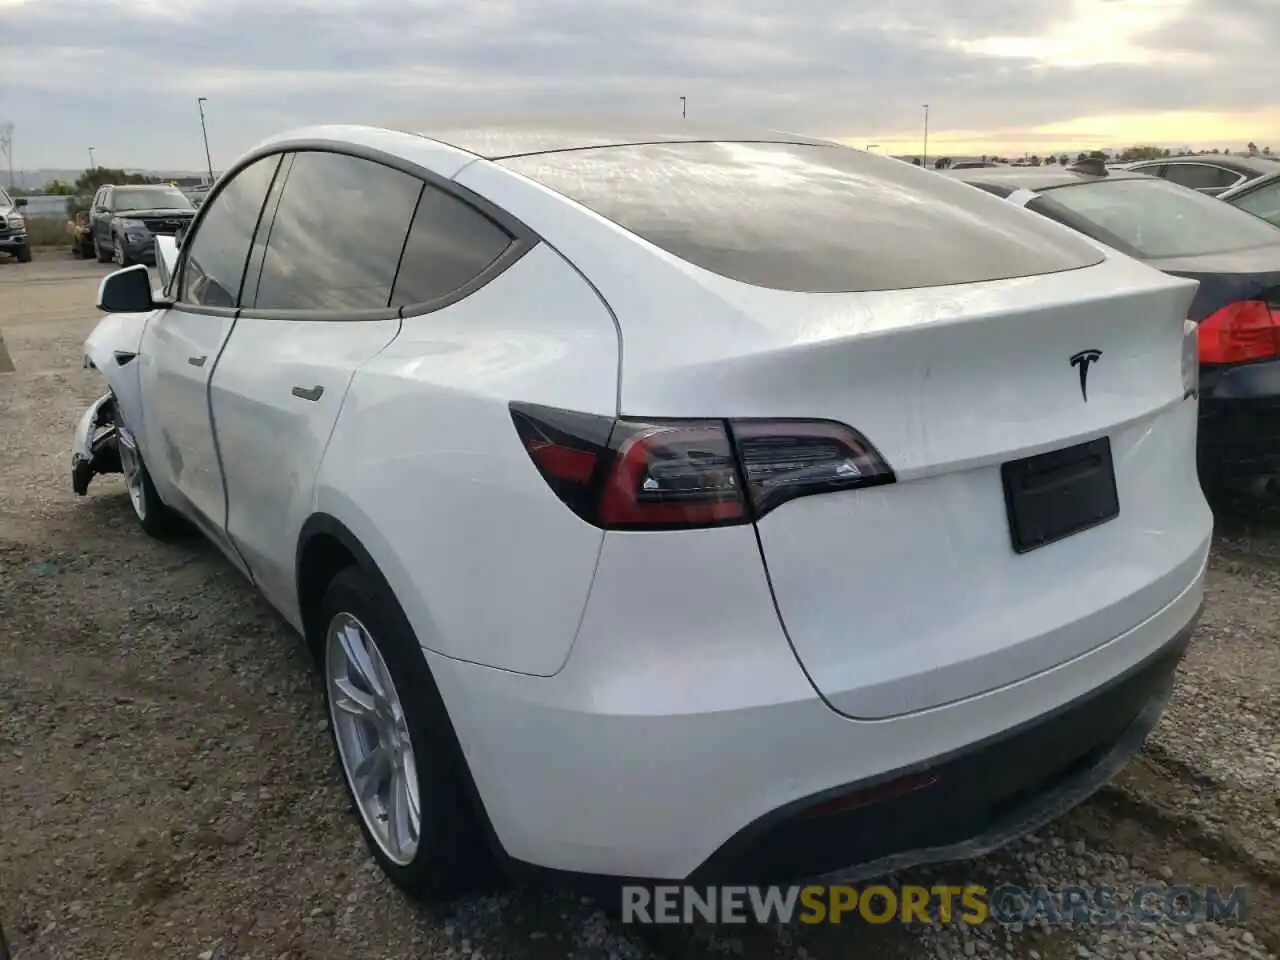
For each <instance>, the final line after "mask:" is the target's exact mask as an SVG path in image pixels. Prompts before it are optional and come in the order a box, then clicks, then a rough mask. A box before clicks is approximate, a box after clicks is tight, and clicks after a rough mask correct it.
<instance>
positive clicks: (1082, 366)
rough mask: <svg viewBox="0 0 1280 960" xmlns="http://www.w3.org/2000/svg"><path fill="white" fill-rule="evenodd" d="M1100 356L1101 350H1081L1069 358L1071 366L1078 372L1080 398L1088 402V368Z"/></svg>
mask: <svg viewBox="0 0 1280 960" xmlns="http://www.w3.org/2000/svg"><path fill="white" fill-rule="evenodd" d="M1100 356H1102V351H1101V350H1081V351H1080V352H1079V353H1077V354H1076V355H1075V356H1073V357H1072V358H1071V365H1072V366H1073V367H1076V368H1077V369H1079V371H1080V398H1081V399H1082V400H1084V402H1085V403H1088V402H1089V389H1088V388H1089V368H1090V367H1091V366H1093V365H1094V363H1096V362H1097V360H1098V358H1099V357H1100Z"/></svg>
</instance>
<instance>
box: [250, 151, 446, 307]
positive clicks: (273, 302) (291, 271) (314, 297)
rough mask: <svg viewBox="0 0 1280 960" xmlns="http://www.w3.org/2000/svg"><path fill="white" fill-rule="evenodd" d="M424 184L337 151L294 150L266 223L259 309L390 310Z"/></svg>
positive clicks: (257, 299)
mask: <svg viewBox="0 0 1280 960" xmlns="http://www.w3.org/2000/svg"><path fill="white" fill-rule="evenodd" d="M422 189H423V183H422V181H421V180H419V179H417V178H416V177H412V176H410V175H409V174H407V173H402V172H401V171H399V170H395V169H392V168H391V167H387V166H384V165H382V164H380V163H374V162H373V161H370V160H363V159H360V158H358V157H350V156H346V155H344V154H338V153H323V152H319V151H308V152H300V153H297V154H295V155H294V158H293V164H292V166H291V167H290V169H289V171H288V175H287V178H286V179H285V181H284V189H283V192H282V194H281V196H280V203H279V205H278V206H277V207H276V212H275V217H274V218H273V219H272V221H271V223H270V226H269V227H268V228H267V235H266V248H265V251H264V254H263V257H262V273H261V277H260V279H259V280H258V283H257V295H256V297H254V298H250V297H246V298H245V306H246V307H249V306H252V307H254V308H255V309H256V310H258V311H266V310H310V311H325V312H331V311H353V312H354V311H362V310H376V309H386V308H387V306H388V304H389V303H390V300H391V287H392V284H393V283H394V281H395V277H396V269H397V267H398V266H399V263H400V253H401V251H402V250H403V249H404V244H405V235H406V234H407V233H408V230H409V222H410V219H411V218H412V217H413V211H414V207H415V206H416V205H417V203H418V197H419V195H420V194H421V192H422Z"/></svg>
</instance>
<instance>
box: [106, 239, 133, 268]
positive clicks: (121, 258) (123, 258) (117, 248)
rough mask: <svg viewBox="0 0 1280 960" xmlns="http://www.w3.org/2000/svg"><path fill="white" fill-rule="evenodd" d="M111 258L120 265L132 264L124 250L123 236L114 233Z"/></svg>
mask: <svg viewBox="0 0 1280 960" xmlns="http://www.w3.org/2000/svg"><path fill="white" fill-rule="evenodd" d="M111 259H112V260H114V261H115V262H116V263H118V264H119V265H120V266H122V267H127V266H130V265H132V263H133V261H132V260H130V259H129V253H128V251H127V250H125V246H124V237H122V236H120V234H118V233H117V234H116V239H115V243H114V245H113V246H112V248H111Z"/></svg>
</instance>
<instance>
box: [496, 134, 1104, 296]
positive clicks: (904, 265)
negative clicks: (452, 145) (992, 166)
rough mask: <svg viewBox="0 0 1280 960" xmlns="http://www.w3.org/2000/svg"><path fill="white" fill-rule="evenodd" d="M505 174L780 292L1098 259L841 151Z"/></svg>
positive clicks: (598, 157) (616, 162)
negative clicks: (520, 176)
mask: <svg viewBox="0 0 1280 960" xmlns="http://www.w3.org/2000/svg"><path fill="white" fill-rule="evenodd" d="M500 162H501V164H502V165H503V166H505V167H507V168H509V169H511V170H514V171H515V172H517V173H520V174H523V175H524V176H527V177H529V178H530V179H532V180H534V181H536V182H538V183H540V184H542V185H544V186H546V187H548V188H550V189H552V190H555V191H556V192H558V193H560V194H563V195H564V196H566V197H568V198H570V199H571V200H575V201H577V202H578V203H581V204H582V205H584V206H585V207H587V208H589V209H591V210H594V211H595V212H596V213H598V214H600V215H601V216H604V217H607V218H608V219H610V220H612V221H613V222H614V223H617V224H618V225H620V226H622V227H623V228H625V229H627V230H629V231H631V232H632V233H635V234H637V235H639V236H640V237H643V238H644V239H645V240H648V241H649V242H650V243H653V244H655V245H656V246H658V247H661V248H662V249H663V250H666V251H667V252H668V253H671V254H674V255H675V256H677V257H680V258H681V259H683V260H686V261H688V262H690V263H693V264H695V265H697V266H699V267H702V268H704V269H707V270H711V271H713V272H715V273H718V274H720V275H722V276H725V277H729V278H731V279H733V280H739V281H742V282H744V283H750V284H754V285H756V286H761V287H771V288H773V289H777V290H791V291H806V292H813V293H841V292H861V291H869V290H901V289H911V288H917V287H933V286H942V285H944V284H954V283H976V282H980V281H986V280H1002V279H1007V278H1011V277H1023V276H1031V275H1034V274H1041V273H1054V272H1058V271H1061V270H1073V269H1078V268H1080V267H1086V266H1090V265H1092V264H1095V263H1099V262H1101V261H1102V259H1103V256H1102V255H1101V254H1100V253H1099V252H1098V250H1097V249H1096V248H1094V247H1092V246H1090V245H1088V244H1087V243H1086V242H1085V241H1083V240H1081V239H1080V238H1078V237H1075V236H1073V235H1072V234H1071V233H1070V232H1068V231H1066V230H1061V229H1059V228H1058V227H1057V226H1051V225H1048V224H1046V223H1045V222H1044V221H1042V220H1039V219H1037V218H1035V217H1028V216H1027V215H1026V212H1025V211H1023V210H1019V209H1016V208H1014V207H1012V206H1010V205H1008V204H1005V203H1002V202H998V201H996V200H994V199H993V198H991V197H989V196H985V195H983V193H982V192H981V191H978V190H974V189H972V188H970V187H969V186H967V185H966V184H962V183H957V182H954V181H952V180H949V179H947V178H946V177H943V176H941V175H939V174H937V173H934V172H932V171H927V170H921V169H918V168H916V167H913V166H911V165H910V164H906V163H902V162H901V161H897V160H890V159H887V158H884V157H876V156H869V155H867V154H863V153H860V152H859V151H856V150H850V149H847V148H844V147H837V146H818V145H807V144H806V145H800V144H784V143H665V144H645V145H638V146H628V147H602V148H592V149H585V150H576V151H564V152H559V153H547V154H537V155H531V156H524V157H512V158H509V159H506V160H502V161H500Z"/></svg>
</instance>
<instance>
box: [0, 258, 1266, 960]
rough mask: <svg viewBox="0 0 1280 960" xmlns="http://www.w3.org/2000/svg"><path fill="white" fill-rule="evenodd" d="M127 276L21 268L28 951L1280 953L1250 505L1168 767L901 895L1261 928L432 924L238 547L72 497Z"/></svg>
mask: <svg viewBox="0 0 1280 960" xmlns="http://www.w3.org/2000/svg"><path fill="white" fill-rule="evenodd" d="M108 269H109V268H107V267H102V266H99V265H97V264H94V263H82V262H77V261H73V260H71V259H70V258H69V257H68V256H67V255H66V254H63V253H45V254H44V255H43V256H40V255H39V254H38V255H37V259H36V261H35V262H34V263H31V264H27V265H17V264H11V263H0V330H2V331H3V334H4V338H5V341H6V343H7V345H8V347H9V349H10V351H11V353H12V354H13V359H14V362H15V363H16V365H17V372H16V373H13V374H7V375H3V376H0V437H3V452H4V457H3V462H2V463H0V471H2V473H0V685H2V686H3V690H4V695H3V696H0V922H3V924H4V928H5V930H6V931H8V933H9V936H10V939H11V940H12V941H13V946H14V947H15V949H16V954H17V956H18V957H20V958H26V960H31V958H37V957H39V958H53V957H68V958H70V957H83V958H93V960H103V958H114V957H125V958H130V960H143V958H151V957H156V958H159V957H164V958H171V957H190V958H203V960H215V958H216V960H229V958H232V957H235V958H249V957H253V958H257V960H274V958H297V960H301V958H316V960H319V958H342V960H384V958H407V957H445V956H470V957H472V960H481V958H494V957H499V956H505V957H514V958H523V957H528V958H544V957H566V956H581V957H601V958H614V957H616V958H627V957H640V956H648V955H656V956H673V957H695V956H715V955H728V956H744V957H748V958H765V957H779V958H798V960H821V958H849V957H861V956H867V957H916V956H925V957H952V956H956V957H964V956H977V957H1029V958H1043V960H1055V958H1068V957H1115V958H1126V960H1141V958H1145V960H1153V958H1156V957H1274V956H1275V955H1276V953H1277V952H1280V902H1277V899H1276V896H1275V894H1276V892H1277V891H1278V890H1280V757H1278V755H1280V736H1278V734H1277V723H1278V720H1280V696H1277V681H1278V680H1280V516H1278V515H1277V514H1276V513H1275V512H1274V511H1264V510H1262V509H1260V508H1258V507H1256V506H1240V505H1235V506H1230V507H1228V508H1224V509H1223V510H1222V511H1221V512H1220V517H1219V530H1220V539H1219V543H1218V546H1217V549H1216V553H1215V557H1214V560H1213V566H1212V573H1211V577H1210V586H1209V593H1210V601H1209V607H1208V610H1207V613H1206V616H1205V619H1204V620H1203V625H1202V627H1201V630H1200V632H1199V639H1198V642H1197V643H1196V645H1195V647H1194V649H1193V652H1192V653H1191V655H1190V657H1189V659H1188V660H1187V662H1186V664H1185V665H1184V667H1183V670H1182V676H1181V682H1180V686H1179V689H1178V693H1177V695H1176V699H1175V701H1174V703H1173V705H1172V707H1171V709H1170V711H1169V713H1168V715H1167V717H1166V719H1165V721H1164V722H1163V723H1162V725H1161V726H1160V728H1159V730H1158V731H1157V732H1156V734H1155V735H1154V737H1153V739H1152V741H1151V742H1150V744H1149V747H1148V749H1147V750H1146V752H1145V755H1144V756H1143V757H1142V758H1141V759H1140V760H1139V761H1138V762H1137V763H1135V764H1134V765H1133V766H1131V767H1130V769H1129V770H1127V771H1126V772H1125V773H1124V774H1123V775H1122V777H1121V778H1120V780H1119V781H1118V782H1117V783H1116V784H1115V786H1114V787H1113V788H1111V789H1108V790H1107V791H1105V792H1104V793H1103V794H1102V795H1100V796H1098V797H1097V798H1095V799H1094V800H1093V801H1091V802H1089V803H1088V804H1086V805H1085V806H1084V807H1082V808H1080V809H1078V810H1077V811H1075V812H1074V813H1072V814H1071V815H1070V816H1068V817H1067V818H1066V819H1065V820H1064V821H1063V822H1061V823H1060V824H1058V825H1056V826H1055V827H1054V828H1053V829H1051V830H1048V831H1045V832H1043V833H1042V834H1041V835H1040V836H1037V837H1033V838H1031V839H1030V840H1028V841H1027V842H1024V843H1022V844H1020V845H1018V846H1017V847H1016V848H1015V849H1012V850H1009V851H1006V852H1004V853H1002V854H1000V855H999V856H995V857H991V858H986V859H984V860H981V861H978V862H976V863H972V864H963V865H957V866H953V867H949V868H947V869H945V870H939V871H933V872H926V871H918V872H914V873H912V875H910V876H903V877H899V878H896V879H897V880H898V881H900V882H904V883H905V882H925V883H929V884H933V883H939V882H944V880H945V882H952V883H954V882H960V881H962V880H963V881H965V882H987V883H993V882H1013V883H1022V884H1024V885H1030V884H1032V883H1047V884H1051V885H1057V886H1062V885H1066V884H1073V883H1078V884H1095V883H1099V884H1111V885H1114V886H1117V887H1119V888H1120V889H1121V890H1122V891H1125V892H1127V891H1128V890H1130V889H1132V888H1133V887H1135V886H1137V885H1139V884H1140V883H1142V882H1143V881H1144V880H1145V879H1147V878H1154V879H1155V880H1156V881H1168V882H1177V883H1190V884H1196V885H1206V884H1216V885H1217V886H1218V887H1219V888H1223V889H1227V888H1230V887H1232V886H1234V885H1237V884H1244V885H1248V886H1249V887H1250V891H1249V905H1250V911H1251V912H1250V914H1249V917H1248V919H1247V920H1246V921H1245V923H1244V924H1243V925H1240V924H1204V923H1198V924H1197V923H1192V924H1187V925H1182V926H1179V925H1172V924H1169V925H1164V926H1161V927H1159V928H1142V927H1136V926H1130V927H1124V926H1118V927H1099V926H1090V927H1086V928H1081V929H1075V930H1071V929H1066V928H1061V927H1057V928H1053V929H1045V928H1043V927H1039V926H1036V925H1032V926H1028V927H1025V928H1022V929H1009V928H999V927H996V926H994V925H988V926H986V927H984V928H981V929H977V930H961V929H960V928H958V927H946V928H937V927H934V928H928V927H925V928H915V929H903V928H900V927H883V926H878V927H869V926H867V925H864V924H856V925H855V924H846V925H845V926H843V927H839V928H831V927H827V928H821V929H820V928H809V927H805V928H803V929H801V928H789V929H756V928H752V929H747V928H733V929H726V928H721V929H720V930H718V931H714V932H712V931H707V930H701V931H687V930H677V931H670V930H668V931H665V932H664V933H663V934H662V935H661V936H658V935H655V934H654V933H653V932H652V931H649V932H639V931H637V930H636V929H635V928H627V929H623V928H622V927H621V926H620V925H616V924H613V923H611V922H609V921H607V920H606V919H605V917H604V914H603V913H602V912H601V911H600V910H599V909H598V904H596V903H593V902H589V901H586V900H584V898H582V897H581V896H579V895H577V894H574V893H571V892H568V891H561V890H555V889H550V888H537V889H513V890H507V891H504V892H501V893H499V894H495V895H491V896H488V897H483V898H477V899H472V900H469V901H466V902H464V903H461V904H459V905H456V906H454V907H452V908H450V909H448V910H445V911H441V912H439V913H438V914H432V913H430V912H428V911H426V910H423V909H421V908H418V907H415V906H413V905H411V904H409V903H407V902H405V900H404V899H403V898H402V897H400V896H399V895H398V894H397V893H396V892H395V891H394V890H392V889H391V888H390V887H389V886H388V884H387V883H385V882H384V881H383V880H381V879H380V877H379V876H378V875H377V874H376V872H375V870H374V868H373V867H372V865H371V861H370V860H369V858H368V857H367V856H366V855H365V852H364V849H363V847H362V845H361V840H360V836H359V832H358V830H357V828H356V824H355V822H354V820H353V818H352V814H351V812H350V810H349V809H348V805H347V803H346V800H345V796H344V794H343V791H342V789H341V785H340V783H339V781H338V775H337V772H336V767H335V764H334V762H333V760H332V758H331V754H330V748H329V745H328V741H327V739H326V735H325V732H324V719H323V713H322V709H321V700H320V693H319V688H318V684H317V683H316V681H315V680H314V679H313V675H312V672H311V668H310V664H309V662H308V660H307V659H306V657H305V656H304V654H303V651H302V647H301V644H300V643H299V642H298V641H297V639H296V638H295V637H294V636H292V635H291V634H290V633H289V631H288V630H287V629H286V628H285V627H283V626H282V624H281V622H280V621H279V620H278V619H277V618H276V616H275V615H274V614H273V613H272V612H271V611H270V610H269V609H268V607H267V606H266V605H265V603H263V602H262V601H260V600H259V599H258V598H257V596H256V595H255V594H254V593H253V591H252V590H251V589H250V588H249V587H248V586H247V585H246V584H245V582H243V581H242V580H241V579H240V577H239V575H238V574H236V573H235V572H234V571H233V570H231V569H230V568H229V567H228V566H227V565H226V564H224V563H223V562H222V560H221V559H220V557H219V556H217V555H216V554H215V553H214V551H213V550H212V549H211V548H205V547H204V546H203V545H202V544H200V543H199V542H193V543H189V544H180V545H176V546H166V545H161V544H158V543H156V542H153V541H151V540H149V539H147V538H146V537H145V536H144V535H143V534H142V533H141V532H140V531H139V530H138V529H137V528H136V527H135V526H134V524H133V522H132V518H131V515H130V511H129V506H128V503H127V500H126V498H125V496H124V493H123V488H122V487H121V485H120V484H119V482H118V481H117V480H116V479H115V478H110V479H107V480H103V479H99V480H98V481H96V482H95V484H94V486H93V487H92V488H91V493H90V496H88V497H87V498H84V499H80V498H77V497H76V496H75V495H74V494H73V493H72V492H71V489H70V480H69V476H68V474H69V441H70V434H71V430H72V428H73V426H74V423H75V420H76V417H77V415H78V413H79V411H80V410H81V409H82V407H83V405H84V404H86V403H87V402H89V401H90V400H92V399H94V398H95V397H96V396H97V395H98V393H99V392H100V382H99V380H98V375H97V374H96V373H94V372H93V371H83V370H81V369H80V357H81V354H80V351H79V347H80V344H81V342H82V341H83V338H84V337H85V335H86V334H87V333H88V332H89V330H90V329H91V328H92V325H93V323H94V320H95V312H94V310H93V307H92V301H93V297H94V293H95V290H96V286H97V284H98V282H99V280H100V278H101V277H102V276H103V274H104V273H105V272H106V271H107V270H108ZM1011 762H1016V758H1011Z"/></svg>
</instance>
